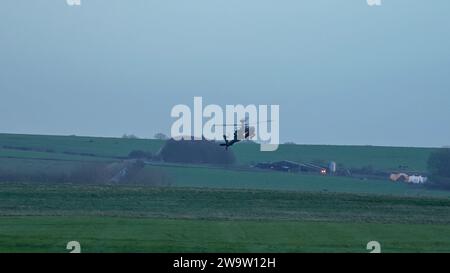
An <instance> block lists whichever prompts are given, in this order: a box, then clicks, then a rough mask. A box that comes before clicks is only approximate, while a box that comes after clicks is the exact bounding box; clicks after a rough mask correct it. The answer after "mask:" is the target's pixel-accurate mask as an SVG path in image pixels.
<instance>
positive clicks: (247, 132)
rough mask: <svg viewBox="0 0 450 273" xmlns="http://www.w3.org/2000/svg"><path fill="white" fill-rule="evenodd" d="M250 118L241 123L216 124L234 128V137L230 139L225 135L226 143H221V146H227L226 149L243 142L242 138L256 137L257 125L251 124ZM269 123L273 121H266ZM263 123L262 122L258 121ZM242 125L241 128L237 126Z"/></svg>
mask: <svg viewBox="0 0 450 273" xmlns="http://www.w3.org/2000/svg"><path fill="white" fill-rule="evenodd" d="M248 121H249V120H248V118H245V119H242V120H241V123H240V124H236V123H235V124H217V125H216V126H233V127H234V128H235V129H234V135H233V139H231V140H229V139H228V138H227V136H226V135H223V139H224V141H225V143H221V144H220V146H222V147H225V150H228V148H229V147H231V146H233V145H234V144H236V143H238V142H241V141H242V140H249V139H252V138H253V137H255V135H256V133H255V131H256V130H255V127H254V126H250V124H249V122H248ZM265 122H267V123H269V122H271V120H269V121H265ZM259 123H262V122H258V124H259ZM238 126H240V128H239V129H238V128H237V127H238Z"/></svg>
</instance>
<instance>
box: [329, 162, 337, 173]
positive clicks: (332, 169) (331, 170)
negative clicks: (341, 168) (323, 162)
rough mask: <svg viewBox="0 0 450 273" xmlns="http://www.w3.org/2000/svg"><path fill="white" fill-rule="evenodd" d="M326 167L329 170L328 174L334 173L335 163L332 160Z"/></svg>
mask: <svg viewBox="0 0 450 273" xmlns="http://www.w3.org/2000/svg"><path fill="white" fill-rule="evenodd" d="M328 169H329V170H330V174H334V173H336V169H337V164H336V162H334V161H331V162H330V165H329V166H328Z"/></svg>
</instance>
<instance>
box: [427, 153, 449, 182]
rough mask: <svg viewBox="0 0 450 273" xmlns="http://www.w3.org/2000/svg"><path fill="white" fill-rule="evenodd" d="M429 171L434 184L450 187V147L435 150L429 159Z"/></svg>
mask: <svg viewBox="0 0 450 273" xmlns="http://www.w3.org/2000/svg"><path fill="white" fill-rule="evenodd" d="M428 171H429V172H430V174H431V181H432V184H433V185H434V186H437V187H441V188H449V189H450V149H449V148H443V149H439V150H437V151H435V152H433V153H432V154H431V155H430V158H429V159H428Z"/></svg>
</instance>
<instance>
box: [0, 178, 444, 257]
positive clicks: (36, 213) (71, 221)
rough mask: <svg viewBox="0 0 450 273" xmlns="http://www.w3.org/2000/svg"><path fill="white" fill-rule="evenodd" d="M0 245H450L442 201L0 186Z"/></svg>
mask: <svg viewBox="0 0 450 273" xmlns="http://www.w3.org/2000/svg"><path fill="white" fill-rule="evenodd" d="M0 222H1V225H0V252H67V251H66V250H65V244H66V243H67V242H68V241H72V240H76V241H79V242H80V243H81V244H82V250H83V251H85V252H366V250H365V246H366V244H367V242H369V241H372V240H378V241H379V242H380V243H381V244H382V246H383V251H385V252H448V251H450V236H449V235H448V234H450V225H449V224H450V199H448V198H445V199H442V198H406V197H382V196H373V195H355V194H325V193H302V192H274V191H250V190H205V189H181V188H173V189H170V188H166V189H162V188H161V189H157V188H150V187H110V186H77V185H33V184H0Z"/></svg>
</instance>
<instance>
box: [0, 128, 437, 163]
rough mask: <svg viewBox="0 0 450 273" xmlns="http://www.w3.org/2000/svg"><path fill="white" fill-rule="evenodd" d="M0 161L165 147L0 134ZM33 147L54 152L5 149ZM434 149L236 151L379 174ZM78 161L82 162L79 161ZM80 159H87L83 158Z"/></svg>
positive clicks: (248, 147)
mask: <svg viewBox="0 0 450 273" xmlns="http://www.w3.org/2000/svg"><path fill="white" fill-rule="evenodd" d="M0 144H1V145H0V157H6V156H16V157H32V158H41V157H44V158H56V159H59V158H63V159H67V158H68V157H67V155H66V154H63V153H64V152H76V153H90V154H94V155H96V156H97V157H103V158H111V157H125V156H127V155H128V154H129V153H130V152H131V151H132V150H144V151H151V152H153V153H157V152H158V151H159V149H160V148H161V147H162V145H163V144H164V142H163V141H160V140H148V139H122V138H96V137H76V136H33V135H11V134H0ZM3 146H12V147H31V148H37V149H41V148H45V149H51V150H53V153H45V152H32V151H25V152H23V151H11V150H8V149H4V148H2V147H3ZM433 150H434V149H429V148H401V147H374V146H327V145H280V148H279V150H278V151H276V152H260V151H259V145H256V144H240V145H236V146H235V147H233V151H234V152H235V154H236V158H237V160H238V164H243V165H247V164H251V163H256V162H267V161H277V160H292V161H307V162H310V161H317V160H319V161H324V162H328V161H336V162H338V163H339V164H342V165H343V166H345V167H347V168H350V167H353V168H360V167H364V166H372V167H373V168H374V169H378V170H398V167H399V166H404V167H406V170H410V171H418V172H424V171H426V162H427V159H428V156H429V155H430V153H431V152H432V151H433ZM77 159H80V157H79V158H77ZM81 159H88V158H86V157H81Z"/></svg>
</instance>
